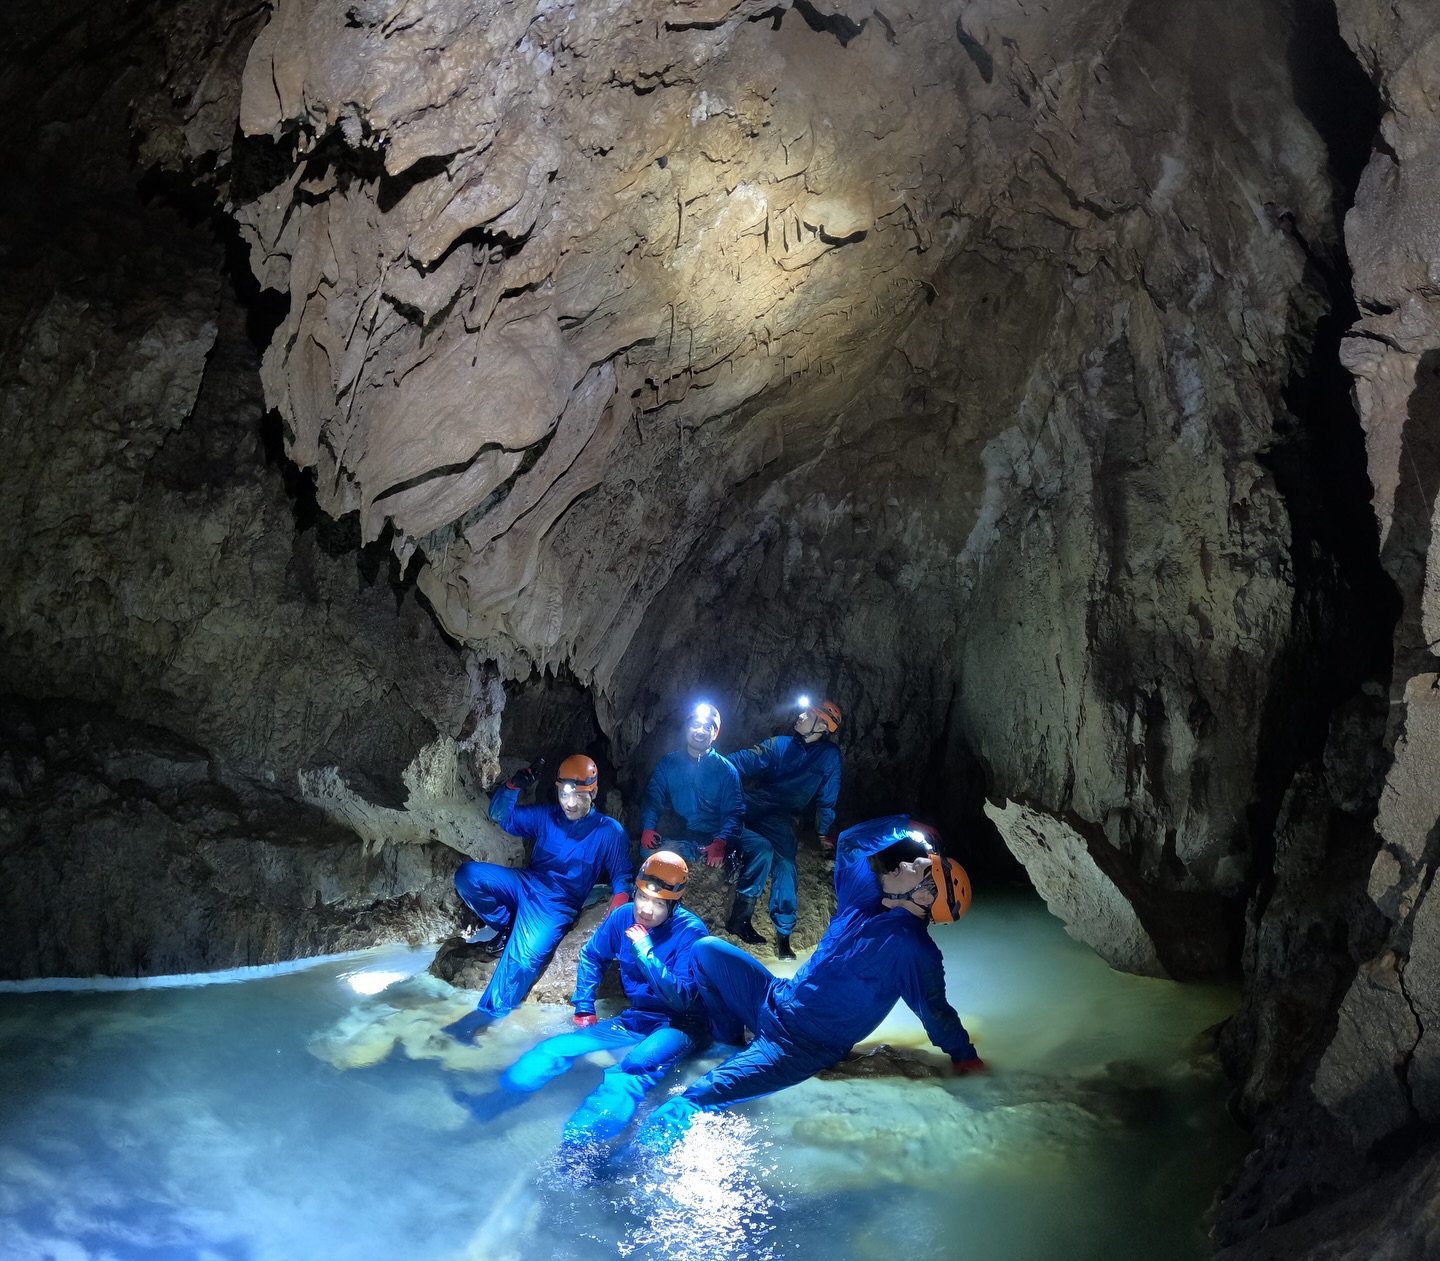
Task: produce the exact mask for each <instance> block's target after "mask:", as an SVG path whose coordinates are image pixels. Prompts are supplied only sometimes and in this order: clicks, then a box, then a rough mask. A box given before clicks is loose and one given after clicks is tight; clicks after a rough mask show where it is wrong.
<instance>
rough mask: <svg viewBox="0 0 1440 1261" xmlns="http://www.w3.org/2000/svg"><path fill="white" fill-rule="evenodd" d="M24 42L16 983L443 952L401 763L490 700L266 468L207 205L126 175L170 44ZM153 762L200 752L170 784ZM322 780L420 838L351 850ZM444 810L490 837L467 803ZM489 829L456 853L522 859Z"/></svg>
mask: <svg viewBox="0 0 1440 1261" xmlns="http://www.w3.org/2000/svg"><path fill="white" fill-rule="evenodd" d="M19 16H20V15H19V14H18V13H17V14H16V17H17V19H18V17H19ZM30 18H31V20H28V21H24V22H22V21H18V20H17V21H15V22H14V23H13V24H11V22H10V19H9V17H7V27H8V30H7V38H6V40H5V41H4V44H5V57H6V59H7V66H8V70H7V74H6V78H5V88H4V92H5V102H6V112H5V118H6V120H7V121H6V124H5V127H4V129H3V132H0V160H3V162H4V164H5V169H6V171H7V179H6V181H5V192H4V196H3V200H0V218H3V225H0V226H3V232H4V240H5V243H6V246H5V254H4V256H3V260H0V267H3V273H4V274H3V284H0V292H3V299H0V348H3V353H0V432H3V434H4V440H5V450H6V456H7V458H6V460H5V462H4V465H3V468H0V538H3V540H4V550H5V552H6V555H7V556H8V557H9V558H10V560H9V563H8V565H7V573H8V579H7V582H6V598H5V600H4V601H3V602H0V692H3V693H10V694H12V695H13V696H14V697H15V698H16V705H17V706H18V708H12V709H7V710H6V715H5V719H4V721H3V722H0V864H3V866H4V868H5V870H6V872H7V878H6V881H5V884H4V892H3V894H0V903H3V914H0V922H3V924H4V929H3V932H0V936H3V942H4V946H3V950H0V954H3V957H4V959H5V961H6V963H5V974H6V975H7V976H17V975H33V974H36V973H47V972H60V973H65V974H81V975H84V974H89V973H92V972H102V971H103V972H109V971H118V972H120V973H127V972H132V971H138V972H153V971H165V970H189V969H191V968H195V967H224V966H229V965H231V964H236V963H260V962H268V961H273V960H275V959H279V958H288V957H294V956H297V955H304V954H312V953H316V952H317V951H324V950H331V949H339V948H349V947H352V946H358V945H365V944H370V943H371V942H373V941H376V940H383V939H387V938H392V937H396V936H400V937H404V936H416V937H421V938H423V937H427V936H430V935H432V934H433V933H434V932H435V931H436V930H437V928H439V927H440V926H443V925H445V924H448V923H450V922H452V920H453V915H454V907H453V905H452V903H453V894H451V893H450V892H449V891H448V885H449V872H450V870H452V869H453V866H454V863H455V861H457V857H458V856H456V855H455V854H454V853H453V851H452V850H451V849H448V848H444V847H442V846H440V845H438V844H436V841H437V840H438V839H440V836H441V833H442V832H443V831H444V827H443V822H444V820H443V819H442V818H441V816H442V815H445V814H447V812H448V813H449V815H450V816H452V817H453V815H454V813H455V811H454V810H451V807H450V806H449V805H447V804H446V802H445V800H442V799H443V798H446V794H445V793H444V792H442V791H440V786H441V780H443V778H444V777H443V776H442V777H440V778H439V779H435V777H433V776H432V777H431V780H433V781H434V782H431V781H430V780H426V781H425V782H424V783H421V782H419V781H417V780H416V778H415V776H416V771H415V769H414V768H413V767H412V763H414V762H416V759H417V756H418V755H419V754H420V753H421V752H422V751H423V750H426V749H427V748H432V747H442V748H443V746H444V742H445V741H446V740H449V741H451V744H452V745H453V743H454V741H455V740H456V739H465V738H468V739H469V740H470V742H471V743H472V744H473V742H474V738H475V735H476V733H477V732H478V733H479V735H480V737H481V743H482V744H483V743H484V740H485V738H486V736H487V733H488V737H489V739H490V742H491V744H492V745H493V744H496V743H498V727H497V726H496V720H498V709H495V707H494V705H493V704H492V703H491V702H492V701H493V699H494V698H493V697H492V696H491V693H490V689H491V688H492V687H498V680H497V679H495V678H493V677H492V678H491V679H490V680H489V681H488V682H487V680H486V678H485V677H484V671H483V670H482V669H481V668H480V666H479V663H477V662H473V661H472V662H471V663H469V666H468V668H467V662H466V660H465V658H464V656H463V654H462V653H461V652H460V651H459V650H458V649H456V648H454V647H453V646H447V645H446V644H445V643H444V642H443V641H442V640H441V639H440V638H439V637H437V636H436V635H435V633H434V630H433V626H432V624H431V621H430V618H429V617H428V615H427V614H426V613H425V612H424V611H423V610H422V609H421V608H419V607H418V606H417V603H416V600H415V596H414V592H413V590H412V589H409V588H406V587H405V586H404V584H403V583H398V582H397V583H396V584H395V585H392V583H391V582H390V581H389V580H388V577H389V575H390V567H389V565H388V557H386V556H384V555H383V554H382V555H381V556H380V557H379V558H378V562H377V561H376V559H375V558H374V557H367V555H366V554H365V553H363V552H362V551H360V550H358V537H357V538H356V539H355V540H354V541H353V542H351V541H349V540H347V539H346V538H345V537H344V531H343V528H336V527H333V526H332V525H331V524H329V523H326V522H323V521H318V520H317V518H316V514H314V513H313V511H311V512H310V513H309V515H308V516H306V515H305V496H304V494H303V487H298V489H299V490H300V491H301V492H302V493H301V494H300V497H299V499H298V500H297V499H296V498H295V497H294V495H293V494H292V493H287V489H286V483H285V480H284V478H283V476H282V471H281V470H282V468H283V467H285V466H284V465H283V463H281V462H278V461H275V460H272V459H269V458H267V453H266V448H265V445H264V440H263V426H262V421H263V419H264V416H265V408H264V405H263V401H262V395H261V390H260V385H259V375H258V368H259V362H258V352H257V350H256V348H255V346H254V344H253V342H252V340H251V337H250V332H249V330H248V329H247V321H248V320H249V319H251V318H252V315H253V313H252V312H250V311H247V310H246V309H245V308H244V307H242V306H241V304H240V302H239V301H238V300H237V297H236V295H235V293H234V291H233V290H232V288H231V286H230V283H229V282H228V281H227V280H226V279H225V278H224V274H223V273H224V269H225V256H224V251H223V248H222V246H221V244H220V243H219V242H218V241H217V239H216V236H215V234H214V231H213V229H212V226H211V224H210V222H209V220H208V218H207V217H206V212H205V209H204V203H203V201H202V202H200V203H199V204H198V208H197V204H196V203H195V202H194V200H193V199H192V200H189V201H187V200H185V197H184V190H183V188H180V189H177V188H176V187H175V186H173V185H170V184H167V183H166V182H165V181H164V180H156V179H155V178H154V177H150V178H146V177H145V176H144V175H143V172H141V171H140V170H139V169H137V168H136V166H135V165H134V162H133V158H132V135H131V130H130V127H131V122H132V113H131V109H130V103H131V102H132V101H136V100H143V99H145V98H146V96H147V94H148V93H151V92H154V91H155V90H156V89H157V88H159V86H160V85H161V84H162V83H163V82H164V74H165V61H164V55H163V50H162V48H161V46H160V42H159V39H158V35H157V30H156V15H155V14H154V13H153V12H151V11H149V10H148V9H146V8H145V7H144V6H137V5H128V6H104V5H88V4H78V3H77V4H62V5H57V6H52V8H51V9H50V10H47V12H46V13H45V14H43V15H34V14H32V15H30ZM96 49H105V50H107V52H106V55H104V56H97V55H94V50H96ZM36 117H39V118H41V119H44V120H45V126H43V127H39V128H37V127H35V126H33V120H34V119H35V118H36ZM231 128H232V130H233V115H232V116H231ZM262 316H263V312H262V313H261V315H260V316H255V318H261V317H262ZM276 454H277V455H278V452H277V453H276ZM297 486H298V484H297V485H292V487H291V490H292V492H293V491H295V490H296V489H297ZM297 516H298V517H300V518H302V519H297ZM342 526H343V523H342ZM302 527H303V528H302ZM37 706H38V709H37V708H35V707H37ZM87 709H93V721H92V720H91V717H88V716H87V714H86V712H85V711H86V710H87ZM491 710H493V711H494V712H493V713H491V712H490V711H491ZM491 728H494V730H493V731H492V730H491ZM155 740H160V741H161V743H162V744H163V745H165V747H170V746H171V745H173V746H174V747H175V748H179V749H183V750H184V755H183V758H182V759H181V760H182V761H183V763H184V774H183V775H181V778H180V780H179V781H177V782H171V781H172V779H173V777H172V776H171V775H170V773H169V771H167V770H165V769H164V767H163V766H162V767H161V768H160V770H158V771H156V770H155V767H156V766H157V765H159V764H158V763H156V761H155V758H154V757H153V756H152V755H151V746H152V744H153V743H154V741H155ZM487 757H488V758H489V760H490V762H493V757H494V749H493V748H491V749H490V751H489V753H488V755H487V754H485V752H484V750H483V749H482V750H481V756H480V758H479V760H478V762H476V761H474V759H473V758H471V757H468V756H467V757H466V758H464V759H461V760H462V761H463V762H464V766H463V767H462V769H461V770H460V771H457V772H455V774H465V775H472V776H473V775H474V774H476V773H477V772H478V773H480V774H483V773H484V769H485V766H486V764H487V763H486V758H487ZM432 760H433V758H432ZM162 761H163V759H162ZM136 768H138V769H136ZM327 768H332V769H333V768H340V769H339V771H338V772H335V773H336V774H338V775H340V777H341V778H342V780H343V781H344V783H343V786H344V787H345V788H346V790H347V791H354V792H358V793H360V794H361V795H362V796H363V798H364V799H365V801H366V802H367V803H370V804H371V805H372V806H374V807H375V808H382V809H387V808H388V809H392V810H396V809H398V808H399V807H401V806H403V805H404V804H405V802H406V799H407V797H414V798H415V799H416V801H417V804H418V803H419V802H420V801H422V800H423V801H424V802H425V803H426V804H427V805H428V806H430V807H433V811H432V814H433V817H425V818H424V822H423V823H422V824H421V825H420V826H415V819H416V816H417V815H422V816H423V812H421V811H417V812H415V813H413V814H411V815H410V816H409V817H408V820H407V821H408V822H409V824H410V826H409V827H408V828H406V829H390V830H387V829H385V828H383V827H382V828H379V829H376V830H375V831H374V832H373V833H372V834H371V835H369V836H367V837H366V838H365V840H364V841H362V840H361V839H360V838H359V837H358V836H357V834H356V832H355V831H353V830H349V829H343V830H342V829H341V828H340V827H337V826H335V824H334V823H332V822H331V821H329V820H327V818H326V815H325V812H324V810H322V809H317V808H313V807H311V806H308V805H306V804H305V798H306V796H307V789H306V785H305V783H304V782H303V779H302V775H303V774H311V775H321V774H323V773H324V772H325V771H326V770H327ZM152 771H153V772H154V773H153V774H152ZM407 771H408V773H409V775H410V782H407V779H406V775H407ZM157 775H158V779H157V778H156V776H157ZM451 778H452V779H453V778H454V775H452V776H451ZM424 779H425V777H424V775H423V774H422V775H421V780H424ZM432 789H433V790H434V791H432ZM313 795H314V796H315V797H316V800H317V802H318V803H319V804H320V805H322V806H328V805H330V804H331V802H330V801H329V799H327V798H326V796H325V794H323V793H317V794H313ZM449 796H450V797H453V798H455V799H456V809H457V810H458V809H464V810H468V811H471V812H472V813H473V812H474V810H475V804H476V793H475V791H474V789H473V785H467V787H466V789H465V791H463V792H461V791H458V790H457V791H455V792H452V793H450V794H449ZM462 803H463V804H462ZM483 804H484V803H483V799H482V800H481V801H480V802H479V805H480V807H481V808H483ZM331 813H332V814H335V813H336V812H335V811H334V810H332V811H331ZM485 829H489V825H488V823H487V824H484V825H483V826H482V825H480V824H479V823H478V822H477V821H475V820H473V819H471V818H467V819H464V820H463V821H461V822H460V823H458V824H455V825H454V828H453V830H455V831H458V832H461V833H463V834H464V835H466V836H468V837H469V838H470V844H471V845H472V846H478V847H480V850H481V851H482V852H487V853H488V852H493V853H495V854H497V855H498V854H501V853H504V852H506V850H505V849H504V847H503V846H502V845H501V843H500V838H499V836H498V834H497V833H495V831H494V829H489V830H488V832H487V831H486V830H485ZM445 839H451V838H450V837H448V836H447V837H446V838H445ZM397 842H399V844H397Z"/></svg>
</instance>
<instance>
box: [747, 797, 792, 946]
mask: <svg viewBox="0 0 1440 1261" xmlns="http://www.w3.org/2000/svg"><path fill="white" fill-rule="evenodd" d="M755 826H756V827H757V828H759V829H760V830H761V832H762V833H763V834H764V836H765V837H766V839H767V840H769V842H770V848H771V850H772V851H773V853H774V855H775V858H774V862H773V864H772V865H771V868H770V919H771V921H772V922H773V923H774V925H775V931H776V932H778V933H780V934H782V935H783V936H786V937H788V936H790V934H791V933H793V932H794V931H795V902H796V881H795V825H794V824H793V823H792V822H791V821H790V816H789V815H788V814H787V815H780V816H778V817H772V818H760V819H757V820H756V821H755Z"/></svg>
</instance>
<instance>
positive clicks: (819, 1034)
mask: <svg viewBox="0 0 1440 1261" xmlns="http://www.w3.org/2000/svg"><path fill="white" fill-rule="evenodd" d="M909 823H910V817H909V816H908V815H903V814H900V815H889V816H887V817H885V818H883V819H874V820H871V821H870V822H869V823H860V824H857V825H856V826H855V827H853V828H848V829H846V830H845V831H844V832H842V833H841V834H840V838H839V842H838V844H837V846H836V854H835V898H836V903H837V905H836V911H835V917H834V918H833V919H832V920H831V921H830V926H829V927H828V928H827V929H826V930H825V935H824V936H823V937H822V938H821V939H820V944H819V945H818V946H817V947H816V948H815V953H814V954H813V955H811V956H810V958H809V959H808V960H806V962H805V964H804V966H803V967H801V969H800V970H799V971H798V972H797V973H796V974H795V975H794V977H792V978H791V979H790V980H781V979H779V978H778V977H775V976H772V975H771V974H770V972H769V971H767V970H766V968H765V967H764V966H763V965H761V964H760V963H758V962H757V961H756V960H755V959H753V958H752V957H751V956H750V955H748V954H746V953H745V952H744V951H743V950H739V949H737V948H736V947H734V946H732V945H730V944H729V943H728V942H724V941H721V940H719V939H718V938H715V937H707V938H706V939H705V940H704V941H702V942H700V943H699V944H698V945H697V946H696V947H695V967H696V971H697V974H698V976H699V980H700V987H701V992H702V993H703V994H704V996H705V1002H706V1005H707V1006H708V1007H709V1008H710V1014H711V1019H712V1021H713V1027H714V1030H715V1034H716V1037H717V1039H719V1040H720V1041H724V1042H735V1043H738V1042H740V1041H741V1040H742V1038H743V1036H744V1034H743V1028H742V1026H744V1027H748V1028H749V1029H750V1030H752V1031H753V1032H754V1034H755V1037H754V1040H753V1041H752V1042H751V1043H750V1045H749V1046H747V1047H745V1049H744V1050H742V1051H739V1052H737V1053H736V1054H735V1055H732V1056H731V1057H730V1058H729V1059H728V1060H726V1061H725V1062H724V1063H722V1064H720V1065H719V1066H717V1067H716V1068H715V1069H714V1070H713V1071H711V1072H710V1073H708V1074H707V1075H706V1076H704V1077H702V1078H700V1080H699V1081H697V1082H695V1083H694V1084H693V1085H692V1086H690V1088H689V1089H688V1090H686V1091H685V1093H684V1094H683V1095H680V1096H678V1097H676V1098H674V1099H670V1100H667V1101H666V1102H665V1103H664V1104H662V1105H661V1106H660V1107H658V1108H656V1109H655V1111H654V1112H653V1113H651V1115H650V1118H649V1120H648V1121H647V1123H646V1127H645V1132H644V1134H643V1135H642V1142H644V1143H645V1144H646V1145H647V1146H653V1147H664V1146H666V1145H667V1144H668V1143H669V1142H670V1141H673V1139H674V1138H676V1137H678V1136H679V1134H680V1133H681V1132H682V1131H683V1130H684V1128H685V1126H686V1125H687V1124H688V1123H689V1120H690V1117H691V1116H693V1114H694V1113H695V1112H698V1111H714V1110H716V1109H718V1108H723V1107H726V1106H728V1105H730V1104H734V1103H742V1102H744V1101H745V1100H747V1099H756V1098H759V1097H760V1096H761V1095H768V1094H772V1093H773V1092H775V1091H777V1090H783V1089H784V1088H785V1087H786V1086H793V1085H795V1084H796V1083H797V1082H802V1081H804V1080H805V1079H806V1078H807V1077H810V1076H811V1075H813V1074H814V1073H816V1072H818V1071H819V1070H820V1069H822V1068H828V1067H830V1066H831V1065H832V1064H836V1063H838V1062H839V1061H840V1060H842V1059H844V1058H845V1056H846V1055H848V1054H849V1052H850V1048H851V1047H853V1046H854V1045H855V1043H857V1042H859V1041H860V1040H861V1039H862V1038H865V1037H867V1036H868V1035H869V1034H870V1033H872V1032H873V1031H874V1030H875V1028H876V1027H877V1026H878V1025H879V1024H880V1022H881V1021H882V1020H884V1019H885V1017H886V1016H887V1015H888V1014H889V1013H890V1009H891V1008H892V1007H894V1006H895V1002H896V1000H897V999H901V998H903V999H904V1000H905V1002H906V1004H907V1005H908V1006H909V1007H910V1009H911V1010H912V1011H913V1012H914V1013H915V1014H916V1015H917V1016H919V1017H920V1020H921V1023H922V1024H924V1026H925V1032H926V1033H927V1034H929V1036H930V1040H931V1041H932V1042H933V1043H935V1045H936V1046H938V1047H939V1048H940V1049H941V1050H942V1051H944V1052H945V1053H946V1054H947V1055H948V1056H949V1057H950V1058H951V1059H952V1060H958V1061H963V1060H970V1059H975V1058H977V1055H976V1051H975V1047H974V1045H973V1044H972V1043H971V1041H970V1035H969V1034H968V1033H966V1031H965V1026H964V1025H962V1024H961V1023H960V1017H959V1016H957V1015H956V1014H955V1009H954V1008H953V1007H951V1006H950V1004H949V1002H948V1001H947V1000H946V998H945V966H944V962H943V961H942V959H941V957H940V948H939V947H938V946H937V945H936V944H935V943H934V942H933V941H931V940H930V935H929V933H928V931H927V925H928V923H929V921H928V920H927V919H921V918H920V917H919V916H916V915H913V914H912V913H911V912H910V911H908V910H906V909H905V908H904V907H895V908H893V909H886V908H885V907H883V906H881V904H880V898H881V888H880V880H879V877H878V876H876V875H875V874H874V873H872V872H871V870H870V867H869V864H868V863H867V862H866V859H867V858H868V857H869V856H870V855H871V854H874V853H877V852H878V851H880V850H882V849H884V848H885V847H886V846H887V845H890V844H891V843H892V842H894V841H896V840H899V839H900V837H901V836H903V835H904V833H905V831H906V829H907V828H908V827H909Z"/></svg>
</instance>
